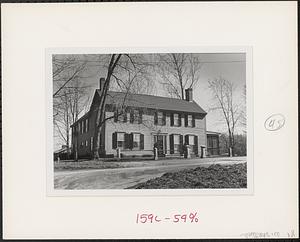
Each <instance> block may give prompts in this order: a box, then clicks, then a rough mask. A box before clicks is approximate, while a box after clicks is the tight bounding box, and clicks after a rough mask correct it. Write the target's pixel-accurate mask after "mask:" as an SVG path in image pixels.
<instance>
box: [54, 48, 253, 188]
mask: <svg viewBox="0 0 300 242" xmlns="http://www.w3.org/2000/svg"><path fill="white" fill-rule="evenodd" d="M51 57H52V62H51V64H52V81H53V146H54V147H53V160H52V161H51V162H53V169H54V172H53V176H54V184H53V185H54V189H57V190H62V189H64V190H74V189H80V190H85V189H89V190H93V189H232V188H235V189H246V188H247V111H246V110H247V109H246V93H247V85H246V52H240V53H226V52H225V53H149V54H148V53H133V54H132V53H114V54H52V55H51Z"/></svg>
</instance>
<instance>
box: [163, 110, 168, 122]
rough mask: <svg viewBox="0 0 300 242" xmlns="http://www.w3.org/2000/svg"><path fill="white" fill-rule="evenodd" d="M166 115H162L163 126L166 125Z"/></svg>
mask: <svg viewBox="0 0 300 242" xmlns="http://www.w3.org/2000/svg"><path fill="white" fill-rule="evenodd" d="M166 120H167V114H166V113H163V125H166Z"/></svg>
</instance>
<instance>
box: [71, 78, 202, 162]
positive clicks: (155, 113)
mask: <svg viewBox="0 0 300 242" xmlns="http://www.w3.org/2000/svg"><path fill="white" fill-rule="evenodd" d="M101 82H103V79H102V80H100V88H99V89H96V91H95V94H94V97H93V101H92V104H91V107H90V110H89V112H87V113H86V114H85V115H84V116H83V117H81V118H80V119H79V120H78V121H77V122H76V123H74V124H73V125H72V126H71V127H72V148H73V150H75V148H76V147H77V151H78V156H79V157H91V156H92V149H93V142H94V137H93V136H94V132H95V122H96V113H97V112H96V109H97V108H98V107H99V100H100V96H101V92H102V90H101V89H102V88H101V87H102V85H103V84H102V83H101ZM185 94H186V98H185V100H182V99H175V98H167V97H160V96H153V95H144V94H128V93H127V94H126V93H122V92H113V91H109V92H108V93H107V97H106V105H105V117H106V118H109V117H112V118H111V119H108V120H107V121H106V122H105V124H104V128H103V129H102V133H101V134H100V139H101V147H100V149H99V154H100V156H102V157H105V156H112V155H113V156H116V154H117V148H119V149H120V150H121V153H122V155H123V156H147V155H153V148H154V147H157V148H158V153H159V155H161V156H169V155H170V156H173V155H174V156H176V155H182V154H183V150H184V145H189V147H190V149H191V154H192V155H194V156H201V152H203V151H202V150H204V149H202V147H206V144H207V140H206V118H205V116H206V112H205V111H204V110H203V109H202V108H201V107H200V106H199V105H198V104H197V103H196V102H195V101H194V100H193V91H192V89H186V90H185ZM121 104H123V106H124V104H125V105H126V109H125V110H126V111H125V112H124V108H123V109H122V110H123V111H122V114H121V115H120V113H119V107H120V106H121Z"/></svg>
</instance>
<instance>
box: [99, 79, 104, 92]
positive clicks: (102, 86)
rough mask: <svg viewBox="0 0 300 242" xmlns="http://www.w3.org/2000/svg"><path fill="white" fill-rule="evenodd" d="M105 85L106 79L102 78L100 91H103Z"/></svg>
mask: <svg viewBox="0 0 300 242" xmlns="http://www.w3.org/2000/svg"><path fill="white" fill-rule="evenodd" d="M104 83H105V78H103V77H101V78H100V80H99V89H100V91H103V88H104Z"/></svg>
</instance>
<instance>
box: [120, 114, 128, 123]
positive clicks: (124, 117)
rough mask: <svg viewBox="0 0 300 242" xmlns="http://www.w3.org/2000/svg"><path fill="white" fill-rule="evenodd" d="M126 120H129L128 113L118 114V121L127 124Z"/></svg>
mask: <svg viewBox="0 0 300 242" xmlns="http://www.w3.org/2000/svg"><path fill="white" fill-rule="evenodd" d="M126 120H127V113H123V114H118V121H119V122H122V123H124V122H126Z"/></svg>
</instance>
